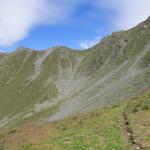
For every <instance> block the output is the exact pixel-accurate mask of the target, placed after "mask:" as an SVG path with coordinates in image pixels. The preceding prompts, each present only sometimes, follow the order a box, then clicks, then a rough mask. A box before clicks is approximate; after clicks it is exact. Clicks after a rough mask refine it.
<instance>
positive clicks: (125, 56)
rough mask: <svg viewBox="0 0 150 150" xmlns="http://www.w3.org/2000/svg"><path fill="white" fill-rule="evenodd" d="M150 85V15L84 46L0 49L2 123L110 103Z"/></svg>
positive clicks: (60, 115) (52, 117) (51, 117)
mask: <svg viewBox="0 0 150 150" xmlns="http://www.w3.org/2000/svg"><path fill="white" fill-rule="evenodd" d="M145 23H146V24H145ZM149 85H150V23H149V18H148V19H147V20H146V21H145V22H143V23H141V24H140V25H138V26H136V27H135V28H133V29H131V30H128V31H121V32H115V33H113V34H112V35H110V36H108V37H106V38H104V39H103V40H102V41H101V42H100V43H99V44H97V45H95V46H94V47H92V48H90V49H88V50H85V51H75V50H71V49H69V48H65V47H54V48H52V49H48V50H44V51H35V50H31V49H28V48H19V49H18V50H16V51H15V52H13V53H9V54H0V127H4V126H6V125H8V124H9V125H10V124H11V123H16V122H18V121H20V120H26V119H29V118H30V119H32V118H34V119H35V120H40V119H47V120H56V119H60V118H63V117H66V116H68V115H72V114H75V113H78V112H84V111H88V110H90V109H91V108H95V107H103V106H106V105H112V104H114V103H118V102H120V101H123V100H125V99H127V98H129V97H131V96H134V95H136V94H137V93H138V92H140V91H141V90H144V89H148V88H149Z"/></svg>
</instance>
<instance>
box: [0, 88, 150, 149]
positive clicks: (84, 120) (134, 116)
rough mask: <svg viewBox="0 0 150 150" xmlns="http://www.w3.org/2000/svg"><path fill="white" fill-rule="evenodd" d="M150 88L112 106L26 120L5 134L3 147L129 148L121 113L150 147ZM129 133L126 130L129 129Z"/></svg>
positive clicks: (141, 142)
mask: <svg viewBox="0 0 150 150" xmlns="http://www.w3.org/2000/svg"><path fill="white" fill-rule="evenodd" d="M149 110H150V91H149V90H148V91H147V92H144V93H143V94H140V95H139V96H136V97H133V98H132V99H131V100H129V101H128V102H124V103H121V104H119V105H114V106H113V107H110V108H103V109H96V110H92V111H91V112H88V113H81V114H79V115H78V116H72V117H69V118H66V119H63V120H59V121H56V122H52V123H44V124H37V125H36V124H34V123H33V124H24V125H21V126H18V127H16V128H14V129H13V130H10V131H9V132H8V133H7V134H5V136H3V138H2V137H1V139H3V142H4V143H3V148H4V150H49V149H52V150H63V149H64V150H67V149H68V150H70V149H71V150H89V149H93V150H113V149H115V150H130V149H133V145H132V144H131V143H130V141H129V139H128V137H127V136H125V131H124V126H125V125H124V124H123V122H124V121H123V118H122V116H123V115H122V114H123V112H125V113H126V115H127V118H128V121H129V125H128V126H129V127H130V128H131V130H132V131H133V135H134V137H135V139H136V142H138V143H140V144H141V145H142V146H143V147H144V150H149V146H150V140H149V135H150V134H149V130H150V126H149V113H150V111H149ZM126 134H127V133H126Z"/></svg>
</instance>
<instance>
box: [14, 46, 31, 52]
mask: <svg viewBox="0 0 150 150" xmlns="http://www.w3.org/2000/svg"><path fill="white" fill-rule="evenodd" d="M24 50H26V51H32V49H30V48H27V47H25V46H20V47H18V48H17V49H16V52H20V51H24Z"/></svg>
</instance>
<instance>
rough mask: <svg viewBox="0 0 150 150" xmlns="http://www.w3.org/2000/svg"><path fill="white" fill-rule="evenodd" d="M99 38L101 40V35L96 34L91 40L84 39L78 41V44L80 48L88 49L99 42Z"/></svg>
mask: <svg viewBox="0 0 150 150" xmlns="http://www.w3.org/2000/svg"><path fill="white" fill-rule="evenodd" d="M100 40H101V37H100V36H96V37H95V38H94V39H92V40H85V41H81V42H79V46H80V48H81V49H88V48H90V47H92V46H94V45H96V44H97V43H99V42H100Z"/></svg>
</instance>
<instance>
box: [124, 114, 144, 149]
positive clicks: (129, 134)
mask: <svg viewBox="0 0 150 150" xmlns="http://www.w3.org/2000/svg"><path fill="white" fill-rule="evenodd" d="M129 124H130V122H129V121H128V118H127V115H126V113H125V112H123V113H122V128H123V135H124V138H125V140H126V142H130V143H131V144H132V147H133V149H134V150H144V147H143V146H142V144H141V143H138V142H137V141H136V139H135V136H134V133H133V131H132V129H131V128H130V127H129Z"/></svg>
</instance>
